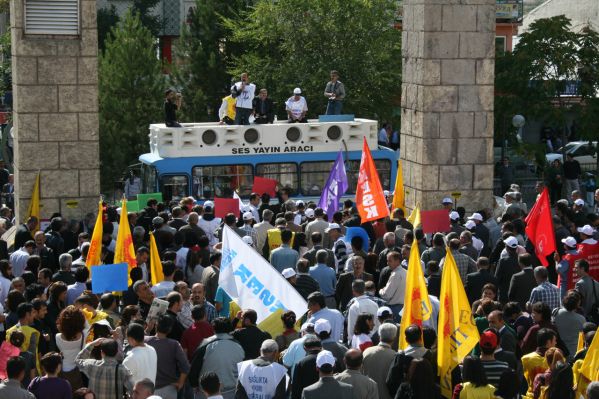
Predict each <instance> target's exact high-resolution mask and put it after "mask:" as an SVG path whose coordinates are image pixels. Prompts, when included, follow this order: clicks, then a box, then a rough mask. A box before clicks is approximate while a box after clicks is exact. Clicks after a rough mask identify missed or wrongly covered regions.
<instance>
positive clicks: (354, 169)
mask: <svg viewBox="0 0 599 399" xmlns="http://www.w3.org/2000/svg"><path fill="white" fill-rule="evenodd" d="M374 166H375V167H376V170H377V172H379V180H380V181H381V186H382V187H383V190H389V186H390V184H391V162H390V161H389V160H388V159H375V160H374ZM345 167H346V173H347V181H348V186H349V187H348V189H347V193H348V194H350V193H351V194H354V193H355V192H356V187H357V185H358V173H359V171H360V161H349V162H346V163H345Z"/></svg>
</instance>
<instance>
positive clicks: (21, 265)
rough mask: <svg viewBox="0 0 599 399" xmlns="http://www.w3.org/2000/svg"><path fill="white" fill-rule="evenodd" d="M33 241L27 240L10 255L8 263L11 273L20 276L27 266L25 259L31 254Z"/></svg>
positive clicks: (33, 246) (33, 245)
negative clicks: (10, 266)
mask: <svg viewBox="0 0 599 399" xmlns="http://www.w3.org/2000/svg"><path fill="white" fill-rule="evenodd" d="M34 248H35V241H33V240H29V241H27V242H26V243H25V245H23V247H21V248H19V249H18V250H16V251H15V252H13V253H12V254H11V255H10V264H11V265H12V275H13V276H14V277H21V275H22V274H23V272H24V271H25V267H27V260H28V259H29V257H30V256H31V255H32V254H33V250H34Z"/></svg>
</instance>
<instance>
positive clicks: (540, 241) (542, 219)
mask: <svg viewBox="0 0 599 399" xmlns="http://www.w3.org/2000/svg"><path fill="white" fill-rule="evenodd" d="M524 221H525V222H526V230H525V231H526V235H527V236H528V238H529V239H530V241H531V242H532V243H533V244H534V246H535V254H536V255H537V258H539V260H540V261H541V264H542V265H543V266H549V263H548V262H547V259H546V258H547V256H548V255H551V254H552V253H554V252H555V250H556V245H555V233H554V230H553V219H552V216H551V203H550V202H549V191H548V190H547V188H545V189H544V190H543V192H542V193H541V196H540V197H539V199H538V201H537V202H536V203H535V204H534V206H533V207H532V209H531V210H530V213H529V214H528V216H527V217H526V219H524Z"/></svg>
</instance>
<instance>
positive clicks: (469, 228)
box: [464, 220, 476, 230]
mask: <svg viewBox="0 0 599 399" xmlns="http://www.w3.org/2000/svg"><path fill="white" fill-rule="evenodd" d="M464 227H465V228H467V229H468V230H472V229H474V228H475V227H476V223H474V222H473V221H472V220H469V221H467V222H466V224H465V225H464Z"/></svg>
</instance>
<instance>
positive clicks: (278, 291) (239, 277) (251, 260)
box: [218, 225, 308, 324]
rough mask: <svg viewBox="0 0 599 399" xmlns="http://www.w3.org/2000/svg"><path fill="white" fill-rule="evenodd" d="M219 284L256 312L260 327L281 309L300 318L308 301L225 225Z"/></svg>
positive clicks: (246, 307) (239, 302)
mask: <svg viewBox="0 0 599 399" xmlns="http://www.w3.org/2000/svg"><path fill="white" fill-rule="evenodd" d="M222 254H223V256H222V260H221V266H220V275H219V277H218V285H219V286H220V287H222V288H223V290H225V292H226V293H227V294H228V295H229V296H230V297H231V299H234V300H236V302H237V303H238V304H239V307H240V308H242V309H248V308H249V309H254V310H255V311H256V313H257V314H258V324H259V323H260V322H262V321H263V320H265V319H266V318H267V317H268V316H270V315H271V313H273V312H276V311H277V310H278V309H285V310H292V311H294V312H295V314H296V315H297V318H298V319H299V318H301V316H302V315H303V314H304V313H306V311H307V306H308V304H307V302H306V301H305V300H304V298H303V297H302V296H301V295H300V294H299V293H298V292H297V291H296V290H295V289H293V287H292V286H291V284H289V282H288V281H287V280H286V279H285V278H284V277H283V276H282V275H281V273H279V272H278V271H277V269H275V268H274V267H273V266H272V265H271V264H270V263H268V262H267V261H266V260H265V259H264V258H263V257H262V256H261V255H260V254H258V253H257V252H256V251H255V250H254V249H253V248H252V247H250V246H249V245H247V244H246V243H244V242H243V240H242V239H241V237H239V236H238V235H237V234H236V233H235V232H234V231H233V230H232V229H231V228H230V227H228V226H226V225H225V226H224V230H223V247H222Z"/></svg>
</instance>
